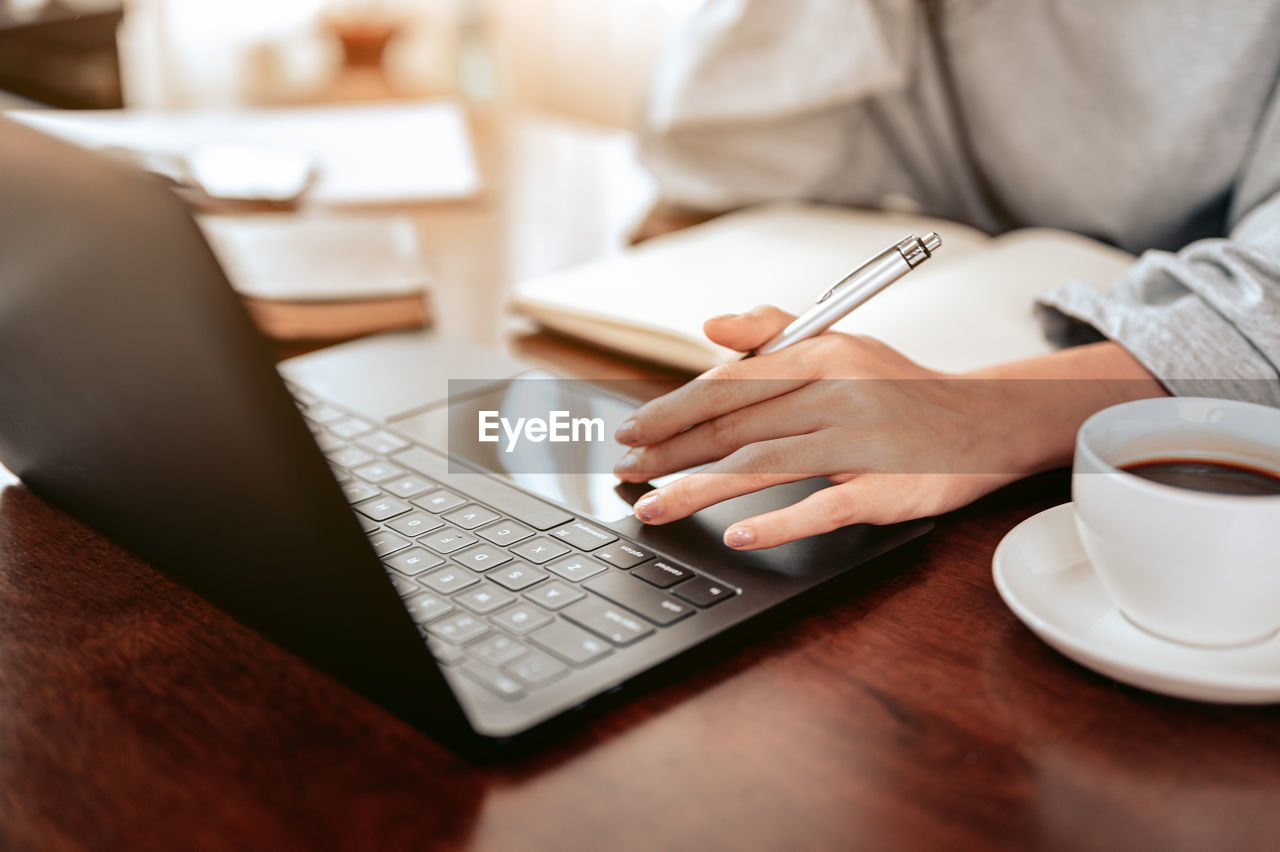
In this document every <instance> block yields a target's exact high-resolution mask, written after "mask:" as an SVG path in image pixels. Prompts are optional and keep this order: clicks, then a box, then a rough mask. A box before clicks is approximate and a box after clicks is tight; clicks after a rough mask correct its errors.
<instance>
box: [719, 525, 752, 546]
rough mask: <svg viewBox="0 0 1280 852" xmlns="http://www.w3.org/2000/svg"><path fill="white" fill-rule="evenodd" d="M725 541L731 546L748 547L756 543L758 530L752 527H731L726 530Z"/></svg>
mask: <svg viewBox="0 0 1280 852" xmlns="http://www.w3.org/2000/svg"><path fill="white" fill-rule="evenodd" d="M724 543H725V544H727V545H729V546H730V547H746V546H747V545H749V544H755V543H756V531H755V530H753V529H752V528H751V527H729V529H727V530H725V531H724Z"/></svg>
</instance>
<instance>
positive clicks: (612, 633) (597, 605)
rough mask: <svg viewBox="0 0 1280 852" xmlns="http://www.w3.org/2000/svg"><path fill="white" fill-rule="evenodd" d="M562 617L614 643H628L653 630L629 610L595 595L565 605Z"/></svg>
mask: <svg viewBox="0 0 1280 852" xmlns="http://www.w3.org/2000/svg"><path fill="white" fill-rule="evenodd" d="M564 617H565V618H567V619H569V620H570V621H572V622H573V623H574V624H577V625H579V626H581V627H585V628H587V629H588V630H590V631H591V632H592V633H595V634H597V635H599V636H603V637H604V638H606V639H608V640H609V641H610V642H612V643H613V644H615V645H630V644H631V643H632V642H635V641H638V640H640V639H643V638H644V637H646V636H648V635H649V634H650V633H652V632H653V628H652V627H650V626H649V625H648V624H647V623H646V622H644V621H642V620H641V619H639V618H637V617H636V616H634V615H632V614H631V612H630V611H629V610H626V609H623V608H622V607H620V606H617V605H616V604H611V603H609V602H608V601H605V600H601V599H600V598H597V597H588V598H587V599H586V600H585V601H578V602H577V603H576V604H574V605H572V606H570V607H566V608H565V609H564Z"/></svg>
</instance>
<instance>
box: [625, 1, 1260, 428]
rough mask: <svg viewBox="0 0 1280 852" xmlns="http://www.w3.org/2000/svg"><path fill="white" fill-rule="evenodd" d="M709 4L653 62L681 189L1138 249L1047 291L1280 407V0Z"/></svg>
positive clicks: (1071, 333) (1226, 392) (1149, 355)
mask: <svg viewBox="0 0 1280 852" xmlns="http://www.w3.org/2000/svg"><path fill="white" fill-rule="evenodd" d="M929 8H930V6H929V5H928V4H925V3H919V2H914V0H790V2H786V3H783V2H779V0H709V2H708V3H707V4H706V5H705V6H704V7H703V8H702V10H701V11H700V12H699V13H697V14H696V15H695V16H694V18H693V19H692V21H691V23H690V25H689V26H688V27H687V28H686V30H685V31H684V32H683V33H682V34H681V35H680V36H679V37H678V38H677V39H676V40H675V42H674V43H673V44H672V45H671V46H670V48H669V49H668V51H667V53H666V55H665V56H664V58H663V60H662V61H661V62H660V63H659V69H658V72H657V74H656V75H655V78H654V83H653V86H652V89H651V94H650V100H649V105H648V109H647V113H646V117H645V122H644V126H643V128H642V133H641V140H642V142H641V145H642V157H643V158H644V160H645V162H646V164H647V165H648V166H649V168H650V169H651V170H652V171H653V173H654V174H655V176H656V177H657V179H658V182H659V186H660V188H661V191H662V193H663V195H664V197H666V198H668V199H670V200H672V201H674V202H677V203H680V204H684V205H688V206H692V207H697V208H701V209H709V210H717V209H727V208H730V207H736V206H741V205H743V204H748V203H753V202H756V201H762V200H768V199H777V198H804V199H811V200H816V201H826V202H836V203H841V204H849V205H856V206H885V205H888V206H897V207H901V206H904V205H906V204H909V205H911V206H913V207H914V208H915V209H918V210H920V211H921V212H924V213H928V214H932V215H937V216H943V217H947V218H952V219H958V220H961V221H966V222H969V223H971V224H974V225H977V226H979V227H981V228H984V229H986V230H988V231H990V232H992V233H997V232H1000V231H1003V230H1007V229H1010V228H1016V227H1022V226H1028V225H1038V226H1049V227H1057V228H1065V229H1068V230H1072V231H1076V232H1079V233H1083V234H1087V235H1090V236H1093V237H1097V238H1099V239H1102V240H1105V241H1107V242H1110V243H1113V244H1115V245H1117V246H1120V247H1121V248H1124V249H1127V250H1128V251H1131V252H1134V253H1135V254H1141V257H1140V259H1139V260H1138V261H1137V262H1136V263H1135V264H1134V266H1133V267H1132V268H1131V269H1130V270H1129V272H1128V273H1127V274H1126V275H1124V276H1123V277H1122V278H1121V279H1120V280H1118V281H1116V282H1115V283H1114V285H1113V286H1112V287H1111V288H1110V289H1109V290H1108V291H1107V292H1105V293H1101V294H1100V293H1098V292H1097V291H1095V290H1093V289H1092V288H1091V287H1088V286H1087V285H1084V284H1082V283H1076V282H1067V283H1064V284H1063V285H1062V286H1059V287H1057V288H1056V289H1054V290H1052V291H1050V292H1048V293H1046V294H1044V295H1043V297H1042V300H1041V301H1042V305H1041V314H1042V319H1043V320H1044V323H1045V328H1046V333H1048V334H1050V336H1051V337H1054V338H1055V339H1057V340H1059V342H1062V343H1064V344H1065V343H1067V342H1071V341H1072V340H1080V339H1085V338H1087V337H1088V336H1089V335H1090V334H1094V336H1095V337H1096V336H1097V335H1096V334H1095V333H1094V330H1096V332H1097V333H1100V334H1101V335H1103V336H1105V337H1108V338H1111V339H1114V340H1116V341H1119V342H1120V343H1121V344H1122V345H1124V346H1125V347H1126V348H1127V349H1129V351H1131V352H1132V353H1133V354H1134V355H1135V356H1136V357H1137V358H1138V359H1139V360H1140V361H1141V362H1142V363H1143V364H1144V365H1145V366H1146V367H1147V368H1148V369H1150V370H1151V371H1152V372H1153V373H1154V374H1155V375H1156V376H1157V377H1158V378H1160V380H1161V381H1162V382H1163V383H1164V384H1165V386H1166V387H1168V388H1169V389H1170V390H1171V391H1172V392H1174V393H1179V394H1189V393H1194V394H1205V395H1212V396H1224V397H1233V398H1238V399H1247V400H1252V401H1257V402H1263V403H1267V404H1270V405H1280V93H1278V92H1277V81H1278V79H1280V1H1277V0H1257V2H1247V0H1234V2H1232V0H1223V2H1216V3H1205V2H1203V0H1124V1H1123V2H1117V1H1116V0H949V1H948V2H945V3H943V4H938V7H937V8H941V9H942V11H940V12H937V11H935V12H930V11H929Z"/></svg>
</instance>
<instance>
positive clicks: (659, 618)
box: [583, 571, 694, 624]
mask: <svg viewBox="0 0 1280 852" xmlns="http://www.w3.org/2000/svg"><path fill="white" fill-rule="evenodd" d="M583 586H584V587H585V588H587V589H590V590H591V591H593V592H595V593H596V594H597V595H601V596H602V597H606V598H608V599H609V600H611V601H613V602H614V603H616V604H621V605H622V606H625V607H626V608H627V609H629V610H632V611H633V612H638V613H639V614H640V615H643V616H644V617H645V618H647V619H649V620H650V621H652V622H653V623H654V624H672V623H674V622H677V621H679V620H680V619H682V618H688V617H689V616H690V615H693V613H694V609H693V605H692V604H690V603H689V602H687V601H681V600H676V599H675V598H673V597H671V595H667V594H663V593H662V592H660V591H658V590H657V589H655V588H653V587H652V586H649V585H646V584H645V583H644V582H643V581H641V580H637V579H636V578H634V577H630V576H627V575H626V574H622V573H615V572H612V571H611V572H609V573H608V574H601V575H600V576H599V577H596V578H595V579H593V580H588V581H587V582H585V583H583Z"/></svg>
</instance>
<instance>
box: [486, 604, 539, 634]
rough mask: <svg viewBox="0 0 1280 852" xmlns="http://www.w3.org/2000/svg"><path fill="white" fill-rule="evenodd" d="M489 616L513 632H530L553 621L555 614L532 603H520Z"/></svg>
mask: <svg viewBox="0 0 1280 852" xmlns="http://www.w3.org/2000/svg"><path fill="white" fill-rule="evenodd" d="M489 617H490V618H492V619H493V620H494V621H495V622H497V623H498V624H501V625H502V626H503V627H505V628H507V629H508V630H510V631H511V632H512V633H528V632H529V631H530V630H536V629H537V628H539V627H541V626H542V625H544V624H546V623H547V622H549V621H551V619H552V618H554V617H555V616H553V615H551V614H550V613H548V612H544V611H543V610H542V609H540V608H539V607H536V606H534V605H533V604H531V603H518V604H516V605H515V606H510V607H507V608H506V609H504V610H503V611H502V612H500V613H498V614H497V615H491V616H489Z"/></svg>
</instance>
